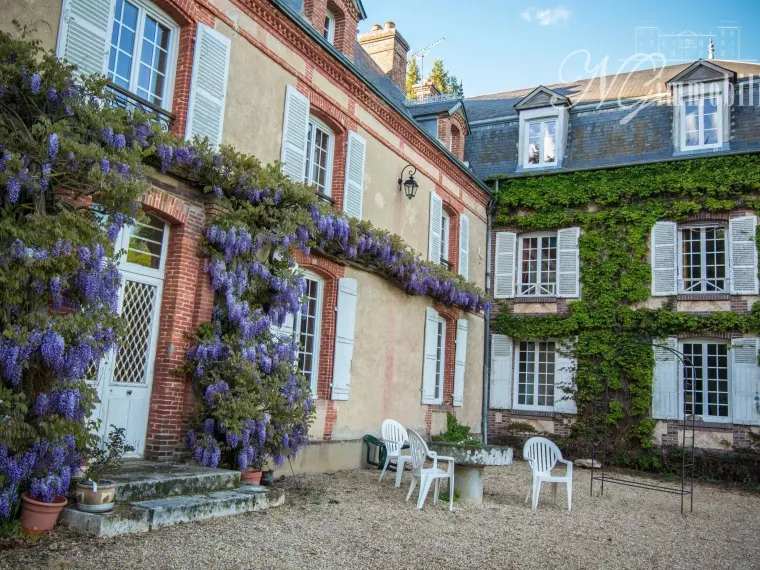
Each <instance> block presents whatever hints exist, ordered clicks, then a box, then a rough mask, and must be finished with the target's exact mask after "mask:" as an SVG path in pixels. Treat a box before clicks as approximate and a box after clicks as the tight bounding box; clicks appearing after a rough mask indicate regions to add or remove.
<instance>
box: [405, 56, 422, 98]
mask: <svg viewBox="0 0 760 570" xmlns="http://www.w3.org/2000/svg"><path fill="white" fill-rule="evenodd" d="M421 80H422V76H421V75H420V68H419V67H417V59H415V58H412V59H410V60H409V63H408V65H407V66H406V97H407V99H413V98H414V86H415V85H417V84H418V83H419V82H420V81H421Z"/></svg>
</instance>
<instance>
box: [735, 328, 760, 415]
mask: <svg viewBox="0 0 760 570" xmlns="http://www.w3.org/2000/svg"><path fill="white" fill-rule="evenodd" d="M757 345H758V339H757V338H737V339H734V340H733V342H732V346H731V382H732V383H733V390H732V397H733V401H732V402H731V408H732V411H731V416H732V419H733V422H734V423H735V424H745V425H760V412H758V409H757V407H758V402H759V400H758V398H760V395H759V391H760V385H759V382H760V378H759V377H758V373H759V372H760V368H758V365H757Z"/></svg>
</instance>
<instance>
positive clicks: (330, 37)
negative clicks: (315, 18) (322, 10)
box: [322, 12, 335, 44]
mask: <svg viewBox="0 0 760 570" xmlns="http://www.w3.org/2000/svg"><path fill="white" fill-rule="evenodd" d="M322 35H323V36H324V38H325V39H326V40H327V41H328V42H330V43H331V44H332V43H335V16H334V15H333V13H332V12H327V13H326V14H325V29H324V31H323V32H322Z"/></svg>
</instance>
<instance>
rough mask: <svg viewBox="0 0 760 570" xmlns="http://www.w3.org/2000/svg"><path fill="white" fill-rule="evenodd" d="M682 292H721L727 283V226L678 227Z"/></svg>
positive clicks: (725, 288)
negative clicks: (679, 228)
mask: <svg viewBox="0 0 760 570" xmlns="http://www.w3.org/2000/svg"><path fill="white" fill-rule="evenodd" d="M680 269H681V283H682V285H681V287H680V291H681V292H682V293H720V292H723V291H726V290H727V286H726V285H727V283H726V228H725V227H723V226H719V225H709V226H696V227H686V228H682V229H681V267H680Z"/></svg>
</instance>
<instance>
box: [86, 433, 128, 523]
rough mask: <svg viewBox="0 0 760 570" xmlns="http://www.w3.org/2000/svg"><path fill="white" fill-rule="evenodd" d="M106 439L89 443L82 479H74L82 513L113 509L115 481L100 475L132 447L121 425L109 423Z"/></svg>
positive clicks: (115, 463)
mask: <svg viewBox="0 0 760 570" xmlns="http://www.w3.org/2000/svg"><path fill="white" fill-rule="evenodd" d="M111 428H113V429H111V431H110V432H109V434H108V441H106V442H105V444H104V445H103V444H101V445H96V446H93V447H92V448H90V449H89V450H88V454H87V475H86V477H87V478H86V479H83V480H80V481H78V482H77V488H76V497H77V509H79V510H80V511H84V512H86V513H105V512H108V511H110V510H111V509H113V506H114V500H115V497H116V484H115V483H114V482H113V481H109V480H108V479H103V475H104V474H105V473H106V472H107V471H109V470H113V469H115V468H116V467H118V466H119V465H120V464H121V459H122V457H124V454H125V453H130V452H132V451H134V450H135V448H134V447H133V446H132V445H130V444H128V443H127V442H126V440H125V434H124V428H117V427H116V426H113V425H112V426H111Z"/></svg>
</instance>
